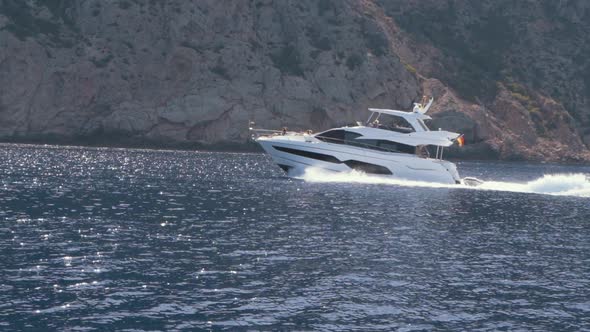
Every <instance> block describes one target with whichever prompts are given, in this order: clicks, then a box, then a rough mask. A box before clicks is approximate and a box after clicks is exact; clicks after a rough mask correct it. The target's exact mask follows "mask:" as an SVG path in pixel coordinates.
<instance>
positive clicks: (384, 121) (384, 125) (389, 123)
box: [370, 114, 416, 134]
mask: <svg viewBox="0 0 590 332" xmlns="http://www.w3.org/2000/svg"><path fill="white" fill-rule="evenodd" d="M370 125H371V126H372V127H373V128H379V129H385V130H391V131H395V132H398V133H404V134H408V133H413V132H415V131H416V130H415V129H414V128H413V127H412V125H411V124H410V123H409V122H408V121H407V120H406V119H404V118H402V117H399V116H395V115H390V114H381V115H380V116H379V118H378V119H377V120H374V121H373V122H372V123H371V124H370Z"/></svg>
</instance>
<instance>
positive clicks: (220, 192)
mask: <svg viewBox="0 0 590 332" xmlns="http://www.w3.org/2000/svg"><path fill="white" fill-rule="evenodd" d="M457 164H458V169H459V172H460V173H461V175H462V176H474V177H477V178H480V179H482V180H485V181H486V183H485V184H484V185H483V186H481V187H479V188H471V187H464V186H445V185H439V184H432V183H424V182H411V181H402V180H395V179H387V178H379V177H372V176H368V175H365V174H361V173H354V172H352V173H349V174H326V173H323V172H321V171H318V170H311V171H309V172H307V173H306V174H304V175H303V176H301V177H300V178H297V179H292V178H288V177H285V176H284V174H283V173H282V171H281V170H280V169H279V168H278V167H276V166H275V165H274V164H273V163H272V162H271V161H270V159H269V157H268V156H266V155H263V154H237V153H202V152H180V151H148V150H128V149H97V148H73V147H53V146H24V145H2V146H0V175H1V177H0V218H1V219H0V330H7V331H13V330H31V329H33V330H84V331H92V330H129V331H131V330H133V331H138V330H220V329H227V330H236V329H241V330H252V329H253V330H258V329H267V330H334V331H341V330H359V329H363V330H401V331H423V330H433V329H439V330H440V329H442V330H469V331H477V330H487V331H492V330H505V331H508V330H510V331H512V330H547V331H564V330H570V331H577V330H583V329H588V328H590V198H589V197H588V196H589V193H590V183H589V181H588V178H587V176H588V175H589V174H590V167H587V166H559V165H540V164H526V163H490V162H458V163H457Z"/></svg>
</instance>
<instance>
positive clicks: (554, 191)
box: [299, 168, 590, 197]
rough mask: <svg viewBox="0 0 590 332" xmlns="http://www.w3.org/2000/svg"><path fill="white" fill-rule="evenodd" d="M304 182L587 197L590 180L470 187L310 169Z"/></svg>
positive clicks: (550, 178) (558, 178)
mask: <svg viewBox="0 0 590 332" xmlns="http://www.w3.org/2000/svg"><path fill="white" fill-rule="evenodd" d="M299 178H301V179H303V180H305V181H307V182H317V183H331V182H344V183H363V184H385V185H396V186H404V187H423V188H462V189H469V190H495V191H509V192H518V193H534V194H545V195H555V196H576V197H590V179H589V178H588V177H587V176H586V175H585V174H581V173H575V174H545V175H543V176H542V177H540V178H538V179H536V180H533V181H529V182H524V183H519V182H504V181H485V182H484V183H483V184H481V185H479V186H477V187H472V186H467V185H463V184H459V185H456V184H441V183H432V182H422V181H411V180H403V179H396V178H388V177H383V176H375V175H368V174H365V173H362V172H357V171H351V172H347V173H333V172H329V171H324V170H321V169H315V168H309V169H307V170H306V171H305V173H304V174H303V175H302V176H301V177H299Z"/></svg>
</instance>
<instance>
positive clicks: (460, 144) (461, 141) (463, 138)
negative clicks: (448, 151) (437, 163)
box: [457, 135, 465, 146]
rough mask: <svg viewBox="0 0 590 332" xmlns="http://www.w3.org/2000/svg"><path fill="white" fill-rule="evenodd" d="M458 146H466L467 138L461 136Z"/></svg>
mask: <svg viewBox="0 0 590 332" xmlns="http://www.w3.org/2000/svg"><path fill="white" fill-rule="evenodd" d="M457 144H459V146H463V145H465V137H464V136H463V135H461V136H459V138H457Z"/></svg>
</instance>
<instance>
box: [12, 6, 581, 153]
mask: <svg viewBox="0 0 590 332" xmlns="http://www.w3.org/2000/svg"><path fill="white" fill-rule="evenodd" d="M588 7H589V6H588V5H587V4H586V2H585V1H583V0H580V1H565V2H559V3H557V2H556V4H554V2H553V1H546V3H544V2H537V1H534V2H530V3H528V2H527V3H526V4H525V2H524V1H523V2H517V3H514V2H513V1H509V0H501V1H491V0H490V1H480V2H472V1H448V2H444V1H439V0H424V1H405V0H404V1H402V0H399V1H397V0H394V1H390V0H382V1H378V0H372V1H371V0H343V1H336V0H292V1H289V0H285V1H272V0H254V1H219V0H208V1H207V0H198V1H185V0H171V1H166V2H164V1H132V0H120V1H114V0H113V1H104V0H80V1H65V0H62V1H58V0H56V1H50V2H46V3H44V2H41V1H20V0H0V123H1V126H0V138H2V139H4V140H17V141H18V140H29V139H41V140H43V139H46V140H50V139H62V140H66V141H70V142H72V143H76V142H79V141H80V140H83V139H85V138H94V139H97V140H99V141H100V140H104V142H109V143H112V140H122V141H123V142H125V141H126V140H135V141H146V142H153V143H154V144H156V143H165V144H166V145H174V144H186V143H205V144H213V143H219V142H244V141H245V140H246V139H247V136H248V132H247V126H248V121H250V120H253V121H255V122H256V123H257V125H258V126H261V127H275V128H278V127H282V126H288V127H290V128H292V129H313V130H321V129H326V128H329V127H331V126H334V125H342V124H346V123H351V122H353V121H355V120H364V119H366V117H367V115H368V114H367V112H366V108H367V107H369V106H370V107H392V108H403V109H407V108H409V107H410V106H411V104H412V102H413V101H416V100H418V99H419V98H420V97H421V96H422V95H423V94H428V95H432V96H434V97H435V99H436V103H435V106H434V107H433V110H432V111H431V112H432V114H434V115H433V116H434V117H435V120H434V121H433V123H432V124H431V127H433V128H437V127H444V128H445V129H450V130H456V131H459V132H462V133H464V134H465V136H466V138H467V142H468V143H470V144H469V145H468V146H467V147H466V148H464V149H462V150H456V151H452V153H454V154H455V155H456V156H472V157H476V158H501V159H527V160H552V161H574V160H590V154H589V152H588V146H587V144H590V110H589V105H588V98H589V96H590V64H589V61H588V60H587V57H585V54H587V53H586V52H585V49H586V48H590V46H589V45H590V43H586V41H587V39H588V37H587V36H588V30H589V27H590V23H588V22H590V21H589V20H588V19H587V18H588V13H589V9H588ZM572 8H574V9H572Z"/></svg>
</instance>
